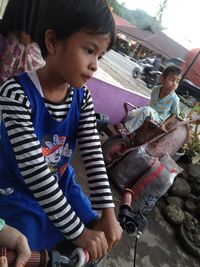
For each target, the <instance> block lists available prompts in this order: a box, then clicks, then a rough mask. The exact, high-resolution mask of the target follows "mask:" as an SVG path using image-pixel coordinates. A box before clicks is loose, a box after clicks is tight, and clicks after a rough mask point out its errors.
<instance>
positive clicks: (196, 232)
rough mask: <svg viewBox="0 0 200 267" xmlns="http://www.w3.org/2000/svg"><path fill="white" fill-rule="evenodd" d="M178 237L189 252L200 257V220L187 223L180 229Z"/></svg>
mask: <svg viewBox="0 0 200 267" xmlns="http://www.w3.org/2000/svg"><path fill="white" fill-rule="evenodd" d="M178 236H179V241H180V242H181V244H182V245H183V246H184V247H185V249H186V250H187V251H189V252H190V253H192V254H193V255H196V256H200V222H199V221H198V220H195V219H194V220H193V221H185V222H184V223H183V224H182V225H181V226H180V227H179V235H178Z"/></svg>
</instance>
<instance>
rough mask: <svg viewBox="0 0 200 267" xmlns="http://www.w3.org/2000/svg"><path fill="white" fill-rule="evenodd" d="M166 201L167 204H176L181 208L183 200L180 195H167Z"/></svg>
mask: <svg viewBox="0 0 200 267" xmlns="http://www.w3.org/2000/svg"><path fill="white" fill-rule="evenodd" d="M167 202H168V204H170V205H175V206H178V207H179V208H183V206H184V201H183V199H182V198H180V197H174V196H169V197H168V198H167Z"/></svg>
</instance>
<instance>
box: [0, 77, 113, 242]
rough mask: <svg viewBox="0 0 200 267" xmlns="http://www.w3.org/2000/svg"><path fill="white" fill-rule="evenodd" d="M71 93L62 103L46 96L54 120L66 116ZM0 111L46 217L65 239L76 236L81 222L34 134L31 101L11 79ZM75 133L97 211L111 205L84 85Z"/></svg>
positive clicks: (0, 93)
mask: <svg viewBox="0 0 200 267" xmlns="http://www.w3.org/2000/svg"><path fill="white" fill-rule="evenodd" d="M73 92H74V91H73V90H71V92H70V95H69V96H68V97H67V99H66V102H65V103H63V104H55V103H52V102H49V101H48V100H46V99H45V105H46V107H47V109H48V111H49V113H50V114H51V115H52V116H53V117H54V118H55V119H56V120H58V121H61V120H63V119H64V118H65V116H66V114H67V112H68V110H69V108H70V105H71V102H72V99H73ZM0 112H1V120H2V121H3V122H4V124H5V127H6V130H7V133H8V136H9V139H10V142H11V144H12V147H13V150H14V153H15V156H16V160H17V163H18V166H19V170H20V172H21V175H22V177H23V178H24V181H25V183H26V184H27V186H28V187H29V189H30V190H31V191H32V193H33V195H34V196H35V198H36V199H37V201H38V202H39V204H40V205H41V207H42V208H43V210H44V211H45V213H46V214H47V216H48V217H49V219H50V220H52V222H53V223H54V224H55V226H56V227H57V228H58V229H59V230H60V231H62V232H63V234H64V235H65V236H66V238H68V239H75V238H77V237H78V236H79V235H80V234H81V233H82V231H83V229H84V226H83V223H82V222H81V221H80V219H79V218H78V216H77V215H76V214H75V212H74V211H73V210H72V208H71V206H70V204H69V203H68V202H67V199H66V198H65V196H64V195H63V193H62V191H61V189H60V188H59V186H58V184H57V182H56V179H55V178H54V177H53V176H52V174H51V172H50V170H49V167H48V165H47V163H46V162H45V159H44V156H43V154H42V150H41V145H40V142H39V140H38V139H37V136H36V135H35V133H34V127H33V123H32V121H31V106H30V102H29V100H28V99H27V96H26V95H25V93H24V91H23V88H22V87H21V85H20V84H19V83H18V82H17V81H16V80H15V79H14V78H11V79H9V80H7V81H6V82H5V83H4V84H3V85H2V87H1V89H0ZM77 136H78V144H79V148H80V153H81V156H82V159H83V162H84V165H85V169H86V174H87V177H88V184H89V191H90V200H91V203H92V206H93V208H94V209H97V210H98V209H104V208H109V207H114V203H113V199H112V195H111V190H110V186H109V182H108V177H107V174H106V169H105V165H104V161H103V156H102V151H101V144H100V139H99V135H98V132H97V129H96V116H95V112H94V107H93V102H92V98H91V96H90V92H89V90H88V89H87V87H85V88H84V99H83V104H82V107H81V114H80V121H79V130H78V135H77Z"/></svg>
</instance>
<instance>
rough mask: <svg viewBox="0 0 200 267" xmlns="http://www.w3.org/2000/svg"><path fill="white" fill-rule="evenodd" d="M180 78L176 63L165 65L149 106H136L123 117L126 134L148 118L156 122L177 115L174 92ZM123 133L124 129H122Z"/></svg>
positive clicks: (177, 99)
mask: <svg viewBox="0 0 200 267" xmlns="http://www.w3.org/2000/svg"><path fill="white" fill-rule="evenodd" d="M180 79H181V69H180V68H179V67H178V66H176V65H169V66H167V67H166V68H165V69H164V71H163V74H162V76H161V85H160V86H157V87H154V88H153V90H152V93H151V100H150V106H145V107H141V108H137V109H134V110H131V111H129V112H128V114H127V116H126V118H125V119H124V126H125V130H126V134H130V133H133V132H134V131H135V130H137V129H138V128H139V127H140V126H141V125H142V124H143V122H144V120H145V119H146V118H150V119H152V120H153V121H155V122H156V123H158V124H160V125H161V124H162V123H163V122H165V121H166V120H167V121H168V120H169V119H170V118H172V117H173V116H176V115H177V116H178V115H179V97H178V96H177V94H176V93H175V90H176V89H177V87H178V84H179V81H180ZM123 133H124V131H123Z"/></svg>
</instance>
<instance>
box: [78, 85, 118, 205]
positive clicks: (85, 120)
mask: <svg viewBox="0 0 200 267" xmlns="http://www.w3.org/2000/svg"><path fill="white" fill-rule="evenodd" d="M84 93H85V94H84V102H83V105H82V109H81V115H80V122H79V131H78V144H79V148H80V153H81V157H82V159H83V162H84V165H85V169H86V174H87V177H88V184H89V191H90V200H91V203H92V206H93V208H94V209H97V210H99V209H104V208H110V207H114V202H113V198H112V194H111V189H110V185H109V181H108V176H107V173H106V168H105V164H104V160H103V155H102V149H101V143H100V138H99V134H98V132H97V127H96V116H95V112H94V106H93V101H92V98H91V95H90V92H89V90H88V89H87V88H85V92H84Z"/></svg>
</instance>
